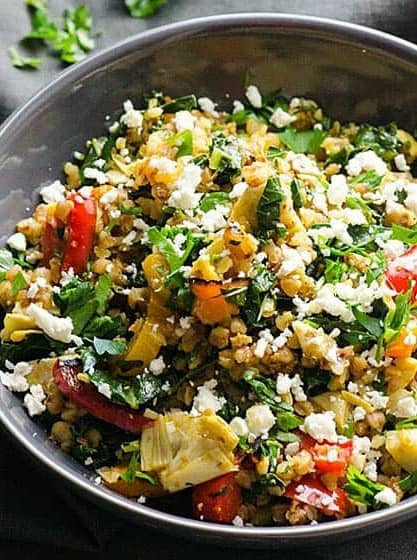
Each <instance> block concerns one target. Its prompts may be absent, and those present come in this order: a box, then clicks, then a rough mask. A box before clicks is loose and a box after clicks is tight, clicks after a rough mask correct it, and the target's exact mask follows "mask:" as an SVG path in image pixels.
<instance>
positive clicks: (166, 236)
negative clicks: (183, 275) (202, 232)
mask: <svg viewBox="0 0 417 560" xmlns="http://www.w3.org/2000/svg"><path fill="white" fill-rule="evenodd" d="M178 236H181V238H180V239H181V243H179V244H178V243H177V244H176V243H175V242H176V241H177V240H178ZM148 239H149V241H150V242H151V243H152V245H155V246H156V247H157V248H158V250H159V251H160V252H161V253H162V254H163V255H164V257H165V258H166V260H167V262H168V265H169V268H170V271H171V273H172V272H176V271H177V270H178V269H179V268H180V267H181V266H182V265H183V264H184V263H185V261H186V260H187V259H188V257H189V256H190V254H191V251H192V250H193V248H194V246H195V245H196V243H198V242H199V239H200V238H199V237H197V236H196V235H194V234H193V232H192V231H190V230H189V229H187V228H182V227H164V228H161V229H158V228H157V227H155V226H154V227H151V228H149V230H148Z"/></svg>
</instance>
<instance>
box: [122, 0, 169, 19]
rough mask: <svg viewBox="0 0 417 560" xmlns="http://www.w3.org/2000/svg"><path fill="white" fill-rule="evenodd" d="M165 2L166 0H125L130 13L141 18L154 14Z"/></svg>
mask: <svg viewBox="0 0 417 560" xmlns="http://www.w3.org/2000/svg"><path fill="white" fill-rule="evenodd" d="M165 3H166V0H125V5H126V8H127V9H128V10H129V13H130V15H131V16H133V17H137V18H141V19H143V18H147V17H150V16H153V15H154V14H156V12H157V11H158V10H159V9H160V8H161V7H162V6H163V5H164V4H165Z"/></svg>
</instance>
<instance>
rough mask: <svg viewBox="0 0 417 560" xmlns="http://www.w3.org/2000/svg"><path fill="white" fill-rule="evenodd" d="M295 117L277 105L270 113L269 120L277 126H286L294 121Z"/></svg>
mask: <svg viewBox="0 0 417 560" xmlns="http://www.w3.org/2000/svg"><path fill="white" fill-rule="evenodd" d="M296 118H297V117H295V116H294V115H290V114H289V113H287V111H284V110H283V109H281V107H278V108H277V109H275V111H274V112H273V113H272V115H271V117H270V118H269V122H270V123H272V124H273V125H274V126H276V127H277V128H283V127H284V126H288V125H289V124H291V123H292V122H293V121H295V120H296Z"/></svg>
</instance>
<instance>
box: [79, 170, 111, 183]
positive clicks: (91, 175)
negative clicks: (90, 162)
mask: <svg viewBox="0 0 417 560" xmlns="http://www.w3.org/2000/svg"><path fill="white" fill-rule="evenodd" d="M84 177H85V178H86V179H94V180H95V181H97V183H98V184H99V185H104V184H105V183H107V177H106V174H105V173H103V171H100V170H99V169H96V168H94V167H86V168H85V169H84Z"/></svg>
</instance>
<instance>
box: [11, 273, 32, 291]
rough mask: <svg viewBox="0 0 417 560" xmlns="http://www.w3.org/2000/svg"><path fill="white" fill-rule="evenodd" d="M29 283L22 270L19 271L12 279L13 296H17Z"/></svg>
mask: <svg viewBox="0 0 417 560" xmlns="http://www.w3.org/2000/svg"><path fill="white" fill-rule="evenodd" d="M27 285H28V283H27V282H26V280H25V277H24V276H23V274H22V273H21V272H18V273H17V274H16V276H15V277H14V278H13V281H12V286H11V289H10V295H11V297H14V296H16V295H17V294H18V293H19V292H20V290H22V289H23V288H24V287H25V286H27Z"/></svg>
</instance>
